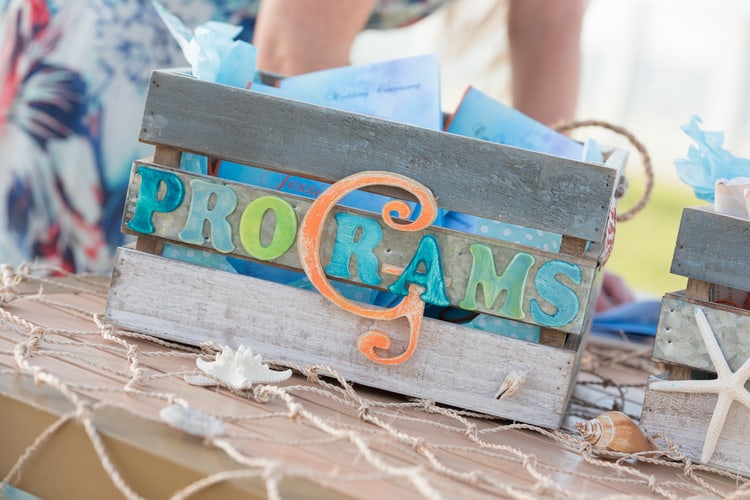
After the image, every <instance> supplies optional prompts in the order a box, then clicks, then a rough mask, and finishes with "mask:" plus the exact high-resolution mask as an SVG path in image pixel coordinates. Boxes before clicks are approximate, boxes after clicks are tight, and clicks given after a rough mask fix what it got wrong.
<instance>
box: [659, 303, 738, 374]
mask: <svg viewBox="0 0 750 500" xmlns="http://www.w3.org/2000/svg"><path fill="white" fill-rule="evenodd" d="M696 307H699V308H700V309H701V310H703V312H704V313H705V314H706V319H708V323H709V324H710V325H711V329H712V330H713V332H714V335H716V339H717V341H718V342H719V347H721V350H722V352H723V353H724V356H725V357H726V359H727V362H728V363H729V367H730V368H731V369H732V370H737V369H738V368H739V367H740V366H741V365H742V363H744V362H745V361H746V360H747V359H748V358H750V335H748V331H749V330H750V311H745V310H742V309H737V308H734V307H729V306H722V305H720V304H713V303H709V302H703V301H699V300H694V299H688V298H686V297H685V296H682V295H677V294H667V295H665V296H664V298H663V299H662V302H661V311H660V313H659V325H658V327H657V332H656V340H655V341H654V352H653V356H654V358H655V359H657V360H660V361H666V362H668V363H677V364H680V365H684V366H688V367H691V368H697V369H699V370H706V371H711V372H714V371H715V370H714V366H713V363H712V362H711V358H709V356H708V352H707V351H706V346H705V345H704V343H703V339H702V338H701V335H700V331H699V330H698V325H697V324H696V322H695V313H694V310H695V309H694V308H696Z"/></svg>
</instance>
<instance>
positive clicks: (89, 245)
mask: <svg viewBox="0 0 750 500" xmlns="http://www.w3.org/2000/svg"><path fill="white" fill-rule="evenodd" d="M162 3H163V4H164V6H165V7H166V8H167V9H169V10H170V11H171V12H172V13H174V14H175V15H177V16H178V17H180V18H181V19H182V20H183V21H184V22H185V23H186V24H187V25H188V26H190V27H193V26H196V25H198V24H201V23H203V22H205V21H208V20H210V19H213V20H217V21H223V22H227V23H231V24H234V25H241V26H243V27H244V28H245V30H244V31H243V33H242V35H240V38H242V39H245V40H249V39H250V37H251V36H252V29H253V26H254V19H255V14H256V12H257V8H258V3H259V0H254V1H253V0H163V2H162ZM442 3H444V1H443V2H440V1H435V0H418V1H402V2H396V1H392V0H382V1H381V2H380V5H379V6H378V11H377V12H376V13H375V14H374V15H373V19H372V21H371V23H370V24H369V27H394V26H398V25H402V24H407V23H410V22H414V21H415V20H417V19H419V18H421V17H423V16H424V15H426V14H427V13H428V12H431V11H432V10H434V9H435V8H437V6H439V4H442ZM180 66H186V63H185V60H184V59H183V57H182V55H181V53H180V50H179V48H178V46H177V44H176V42H175V41H174V39H173V38H172V37H171V35H170V34H169V33H168V32H167V30H166V28H165V27H164V25H163V23H162V21H161V19H160V18H159V17H158V16H157V14H156V12H155V11H154V9H153V7H152V5H151V1H150V0H64V1H63V0H0V153H2V154H0V261H2V262H5V263H10V264H19V263H21V262H24V261H30V260H34V259H37V260H38V261H40V262H43V263H47V264H50V265H54V266H57V267H61V268H64V269H67V270H70V271H93V272H108V271H109V270H110V269H111V265H112V256H113V253H114V249H115V248H116V247H117V246H119V245H121V244H123V243H124V241H123V236H122V235H121V233H120V219H121V217H122V208H123V205H124V195H125V189H126V186H127V182H128V175H129V172H130V165H131V162H132V161H133V160H134V159H137V158H141V157H145V156H147V155H149V154H151V151H152V148H151V146H146V145H142V144H139V143H138V141H137V133H138V130H139V127H140V120H141V115H142V110H143V100H144V92H145V89H146V85H147V82H148V78H149V74H150V72H151V70H152V69H155V68H169V67H180Z"/></svg>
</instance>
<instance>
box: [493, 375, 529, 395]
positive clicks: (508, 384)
mask: <svg viewBox="0 0 750 500" xmlns="http://www.w3.org/2000/svg"><path fill="white" fill-rule="evenodd" d="M524 380H526V374H525V373H524V372H522V371H521V370H513V371H512V372H510V373H509V374H507V375H506V376H505V379H504V380H503V383H502V384H500V389H498V390H497V394H495V399H503V398H507V397H510V396H512V395H513V394H515V393H516V392H518V390H519V389H520V388H521V386H522V385H523V382H524Z"/></svg>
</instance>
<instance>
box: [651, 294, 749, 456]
mask: <svg viewBox="0 0 750 500" xmlns="http://www.w3.org/2000/svg"><path fill="white" fill-rule="evenodd" d="M695 321H696V322H697V323H698V329H699V330H700V333H701V337H702V338H703V343H704V344H705V346H706V350H707V351H708V355H709V357H710V358H711V362H712V363H713V364H714V369H715V370H716V378H715V379H713V380H663V381H659V382H654V383H653V384H651V389H653V390H655V391H663V392H684V393H689V394H701V393H712V394H716V395H717V396H718V397H717V400H716V406H715V407H714V413H713V416H712V417H711V422H710V423H709V424H708V430H707V431H706V440H705V441H704V442H703V452H702V453H701V462H702V463H704V464H705V463H708V461H709V460H711V457H712V456H713V454H714V450H715V449H716V443H717V442H718V440H719V436H720V435H721V431H722V429H723V428H724V422H725V420H726V418H727V414H728V413H729V408H730V407H731V406H732V402H734V401H737V402H739V403H741V404H743V405H744V406H745V407H746V408H748V409H750V391H748V390H747V389H745V383H746V382H747V380H748V378H750V358H748V359H747V360H746V361H745V362H744V363H743V364H742V366H740V368H739V369H738V370H737V371H736V372H732V370H731V369H730V368H729V364H728V363H727V360H726V358H725V357H724V354H723V353H722V352H721V348H720V347H719V343H718V342H717V341H716V336H715V335H714V332H713V330H711V325H709V324H708V320H707V319H706V315H705V314H704V313H703V310H702V309H700V308H698V307H696V308H695Z"/></svg>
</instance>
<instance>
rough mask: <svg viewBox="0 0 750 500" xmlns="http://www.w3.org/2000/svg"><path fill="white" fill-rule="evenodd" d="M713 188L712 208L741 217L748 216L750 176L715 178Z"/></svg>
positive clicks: (745, 217) (749, 216) (746, 217)
mask: <svg viewBox="0 0 750 500" xmlns="http://www.w3.org/2000/svg"><path fill="white" fill-rule="evenodd" d="M714 189H715V191H714V209H715V210H716V211H717V212H719V213H721V214H725V215H732V216H734V217H741V218H743V219H748V218H750V215H748V211H749V209H748V203H749V202H750V196H748V191H750V178H748V177H734V178H732V179H717V180H716V184H715V187H714Z"/></svg>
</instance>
